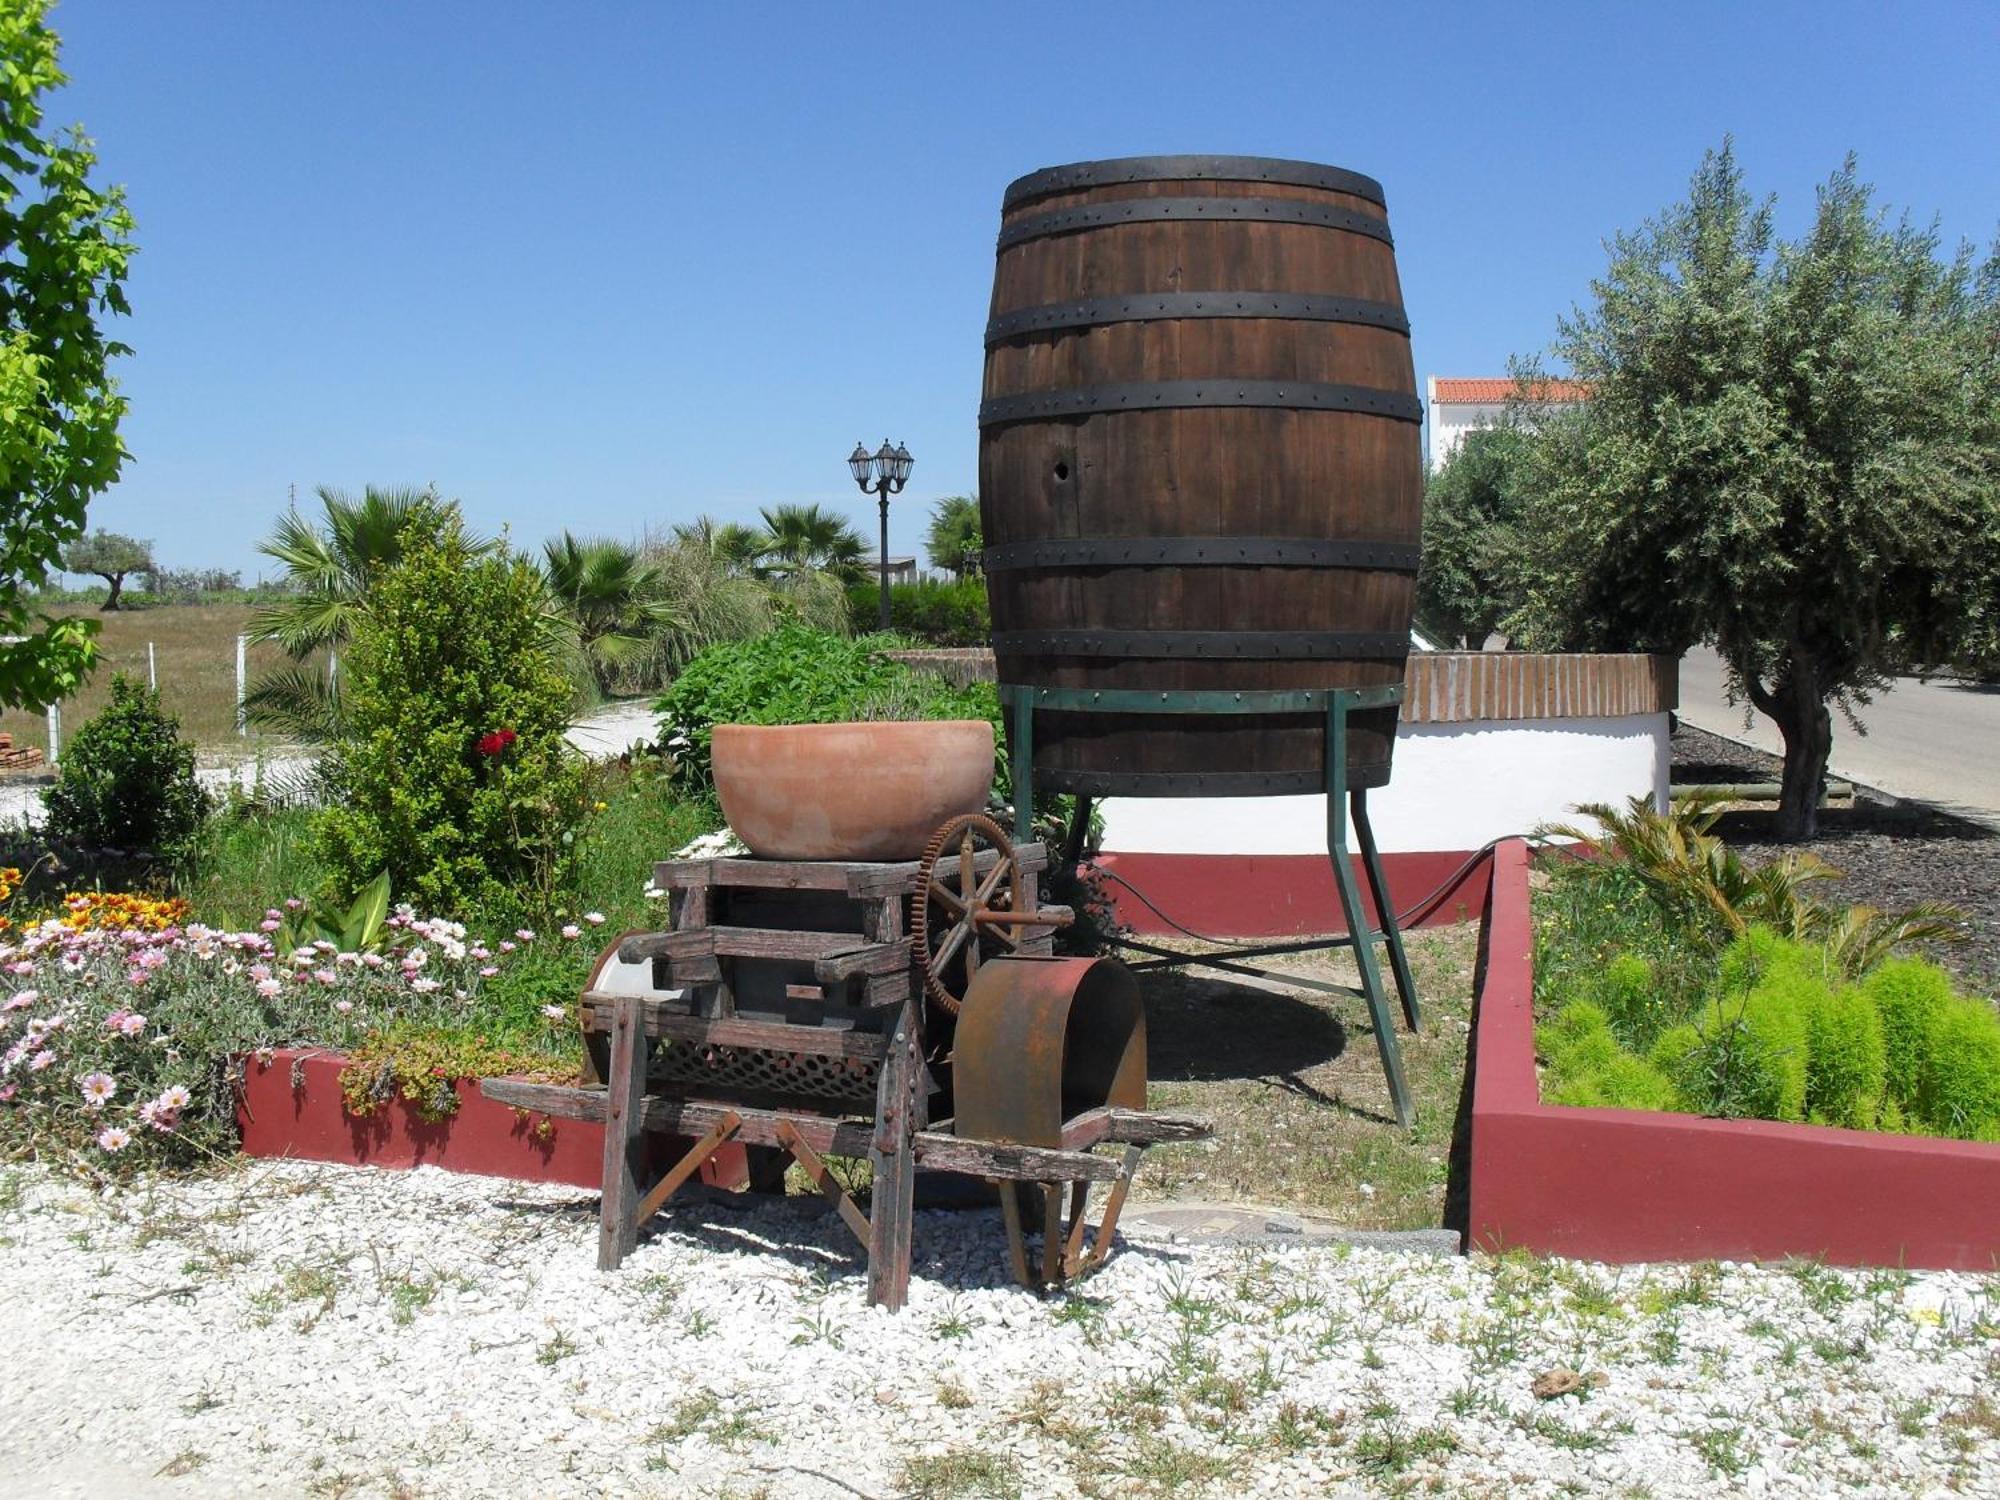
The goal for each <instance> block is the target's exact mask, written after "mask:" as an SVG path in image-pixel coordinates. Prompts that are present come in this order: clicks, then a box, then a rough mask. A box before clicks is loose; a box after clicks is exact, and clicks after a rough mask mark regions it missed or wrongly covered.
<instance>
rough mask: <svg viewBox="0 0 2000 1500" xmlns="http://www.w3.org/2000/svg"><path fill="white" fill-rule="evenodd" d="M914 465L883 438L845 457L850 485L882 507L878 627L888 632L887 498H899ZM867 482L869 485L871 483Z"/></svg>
mask: <svg viewBox="0 0 2000 1500" xmlns="http://www.w3.org/2000/svg"><path fill="white" fill-rule="evenodd" d="M913 462H915V460H913V459H912V458H911V457H910V450H909V449H908V448H905V447H904V446H903V445H902V444H901V443H898V444H897V445H896V446H895V447H893V448H891V447H890V446H889V440H888V439H887V438H883V439H882V446H881V448H880V449H878V450H877V451H876V452H874V453H872V454H871V453H870V452H869V451H868V450H867V449H866V448H864V447H862V446H861V444H859V443H856V444H855V445H854V451H853V452H852V453H850V454H848V455H847V472H848V473H850V474H852V475H853V476H854V482H855V483H856V484H858V485H860V486H861V493H862V494H864V495H879V496H881V507H882V563H881V572H882V624H881V628H882V629H884V630H887V629H888V628H889V497H890V496H891V495H899V494H901V493H902V491H903V486H904V485H905V484H906V483H908V482H909V478H910V465H911V464H912V463H913ZM871 479H872V480H873V483H871V482H870V481H871Z"/></svg>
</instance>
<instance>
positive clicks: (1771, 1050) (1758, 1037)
mask: <svg viewBox="0 0 2000 1500" xmlns="http://www.w3.org/2000/svg"><path fill="white" fill-rule="evenodd" d="M1825 993H1826V983H1825V981H1824V980H1819V981H1815V980H1812V979H1811V978H1809V977H1807V976H1805V975H1802V974H1798V973H1779V974H1776V975H1773V976H1769V977H1767V978H1766V979H1765V980H1764V981H1763V983H1761V984H1759V985H1758V987H1757V988H1755V989H1753V990H1751V991H1750V992H1749V993H1748V994H1745V995H1732V996H1724V997H1721V998H1718V999H1716V1000H1714V1001H1712V1002H1711V1003H1710V1005H1709V1007H1708V1009H1707V1011H1706V1012H1704V1013H1703V1015H1702V1017H1701V1019H1700V1020H1699V1021H1697V1022H1696V1023H1695V1031H1696V1044H1695V1046H1694V1047H1692V1048H1690V1049H1685V1050H1683V1051H1680V1052H1679V1053H1678V1054H1677V1055H1675V1056H1674V1057H1673V1059H1672V1061H1673V1066H1671V1067H1666V1066H1663V1067H1662V1071H1663V1072H1666V1073H1667V1074H1668V1076H1669V1077H1671V1078H1672V1079H1673V1083H1674V1087H1675V1088H1676V1089H1677V1090H1678V1091H1679V1093H1680V1096H1681V1099H1682V1102H1683V1103H1684V1104H1685V1106H1686V1107H1687V1108H1689V1109H1692V1110H1694V1111H1695V1112H1696V1113H1698V1114H1704V1115H1713V1116H1716V1117H1718V1118H1722V1119H1750V1120H1793V1121H1799V1120H1803V1119H1804V1118H1805V1111H1806V1058H1807V1050H1806V1014H1807V1012H1808V1010H1809V1009H1810V1008H1811V1007H1812V1006H1813V1005H1814V1004H1815V1003H1817V1002H1818V1000H1819V999H1820V998H1821V997H1822V996H1824V994H1825ZM1676 1045H1677V1046H1680V1045H1681V1044H1680V1043H1678V1042H1677V1044H1676Z"/></svg>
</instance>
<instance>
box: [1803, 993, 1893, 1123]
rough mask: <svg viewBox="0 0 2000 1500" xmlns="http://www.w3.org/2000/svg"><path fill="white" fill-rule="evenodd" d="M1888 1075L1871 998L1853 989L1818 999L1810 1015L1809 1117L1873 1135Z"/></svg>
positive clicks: (1879, 1025)
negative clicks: (1866, 1131)
mask: <svg viewBox="0 0 2000 1500" xmlns="http://www.w3.org/2000/svg"><path fill="white" fill-rule="evenodd" d="M1885 1072H1886V1049H1885V1047H1884V1044H1883V1039H1882V1017H1881V1014H1880V1013H1879V1012H1878V1011H1877V1010H1876V1009H1875V1002H1874V1001H1873V1000H1872V999H1870V998H1869V996H1868V992H1867V991H1866V990H1863V989H1861V988H1859V987H1858V986H1853V985H1849V986H1846V987H1843V988H1840V989H1835V990H1831V991H1829V992H1828V993H1827V994H1826V995H1825V996H1823V997H1821V998H1818V999H1816V1000H1815V1001H1814V1003H1813V1005H1812V1007H1811V1008H1810V1009H1809V1010H1808V1011H1807V1012H1806V1117H1807V1118H1808V1119H1810V1120H1812V1121H1814V1122H1815V1123H1816V1124H1821V1125H1844V1126H1846V1127H1847V1128H1848V1129H1850V1130H1873V1129H1874V1128H1875V1122H1876V1119H1877V1117H1878V1116H1879V1114H1880V1111H1881V1107H1882V1089H1883V1079H1884V1076H1885Z"/></svg>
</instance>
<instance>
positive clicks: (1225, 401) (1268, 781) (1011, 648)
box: [979, 156, 1423, 796]
mask: <svg viewBox="0 0 2000 1500" xmlns="http://www.w3.org/2000/svg"><path fill="white" fill-rule="evenodd" d="M1000 225H1001V227H1000V243H999V256H998V263H997V265H996V267H995V270H994V276H993V305H992V319H991V321H990V322H989V323H988V325H987V330H986V382H985V389H984V400H983V403H982V405H981V407H980V413H979V427H980V444H979V495H980V517H981V523H982V527H983V529H984V533H985V543H986V554H985V564H986V579H987V590H988V593H989V595H990V597H991V600H992V606H993V647H994V652H995V655H996V658H997V662H998V667H999V678H1000V681H1001V682H1003V683H1023V684H1031V685H1036V686H1053V687H1091V688H1148V689H1231V690H1236V691H1246V690H1269V689H1276V688H1302V687H1310V688H1329V687H1360V686H1372V685H1378V684H1390V683H1400V682H1401V681H1402V680H1403V659H1404V656H1405V655H1406V654H1407V652H1408V648H1409V628H1410V613H1411V609H1412V605H1413V603H1414V594H1415V586H1416V568H1417V542H1418V536H1419V532H1420V528H1421V518H1422V509H1423V462H1422V456H1421V452H1420V447H1419V423H1420V421H1421V419H1422V409H1421V407H1420V405H1419V403H1418V401H1417V395H1416V374H1415V370H1414V369H1413V367H1412V365H1411V362H1410V340H1409V325H1408V323H1407V321H1406V320H1405V318H1404V315H1403V305H1402V291H1401V287H1400V285H1399V283H1398V281H1397V276H1396V258H1395V251H1394V249H1393V247H1392V245H1391V242H1390V238H1389V226H1388V223H1387V221H1386V219H1385V217H1384V213H1383V201H1382V189H1381V186H1380V184H1378V183H1376V182H1375V181H1373V180H1372V179H1370V178H1367V177H1363V176H1360V175H1359V174H1357V173H1354V172H1348V171H1343V170H1342V169H1340V168H1338V167H1326V166H1319V165H1316V164H1314V163H1310V162H1297V161H1273V160H1265V159H1262V158H1254V157H1240V156H1159V157H1133V158H1127V159H1123V160H1116V161H1098V162H1082V163H1078V164H1076V165H1074V166H1066V167H1050V168H1047V169H1045V170H1043V171H1039V172H1033V173H1030V174H1029V175H1028V176H1026V177H1023V178H1021V179H1019V180H1018V181H1016V182H1015V183H1014V184H1013V185H1012V186H1011V187H1009V188H1008V189H1007V195H1006V199H1005V202H1004V203H1003V205H1002V209H1001V220H1000ZM1395 727H1396V717H1395V711H1394V710H1393V709H1389V710H1376V711H1373V712H1371V713H1368V714H1361V715H1357V716H1356V717H1355V719H1354V720H1353V722H1352V730H1351V734H1350V738H1349V755H1348V779H1349V784H1350V785H1354V786H1379V785H1381V784H1382V783H1383V782H1385V781H1387V780H1388V777H1389V758H1390V750H1391V747H1392V746H1393V744H1394V742H1395ZM1325 741H1326V735H1325V721H1324V718H1323V717H1315V716H1313V715H1310V714H1307V715H1285V716H1261V715H1259V716H1240V715H1227V714H1211V715H1195V714H1173V715H1165V714H1162V715H1152V714H1089V713H1076V712H1064V713H1053V712H1044V713H1040V714H1038V715H1037V718H1036V722H1035V739H1034V760H1035V767H1036V774H1035V781H1036V785H1037V786H1039V787H1042V788H1047V789H1055V790H1067V791H1082V792H1090V793H1093V794H1096V795H1100V796H1102V795H1109V794H1120V795H1136V796H1232V795H1241V796H1255V795H1265V794H1275V793H1284V792H1311V791H1317V790H1319V789H1321V788H1322V787H1324V785H1325V764H1326V763H1325V755H1326V744H1325Z"/></svg>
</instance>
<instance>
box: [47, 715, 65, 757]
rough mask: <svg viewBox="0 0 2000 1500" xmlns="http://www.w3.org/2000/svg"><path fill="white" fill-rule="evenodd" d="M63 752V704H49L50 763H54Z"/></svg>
mask: <svg viewBox="0 0 2000 1500" xmlns="http://www.w3.org/2000/svg"><path fill="white" fill-rule="evenodd" d="M61 754H62V705H61V704H60V703H51V704H50V705H49V764H50V765H52V766H53V765H54V764H55V763H56V758H57V757H58V756H60V755H61Z"/></svg>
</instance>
